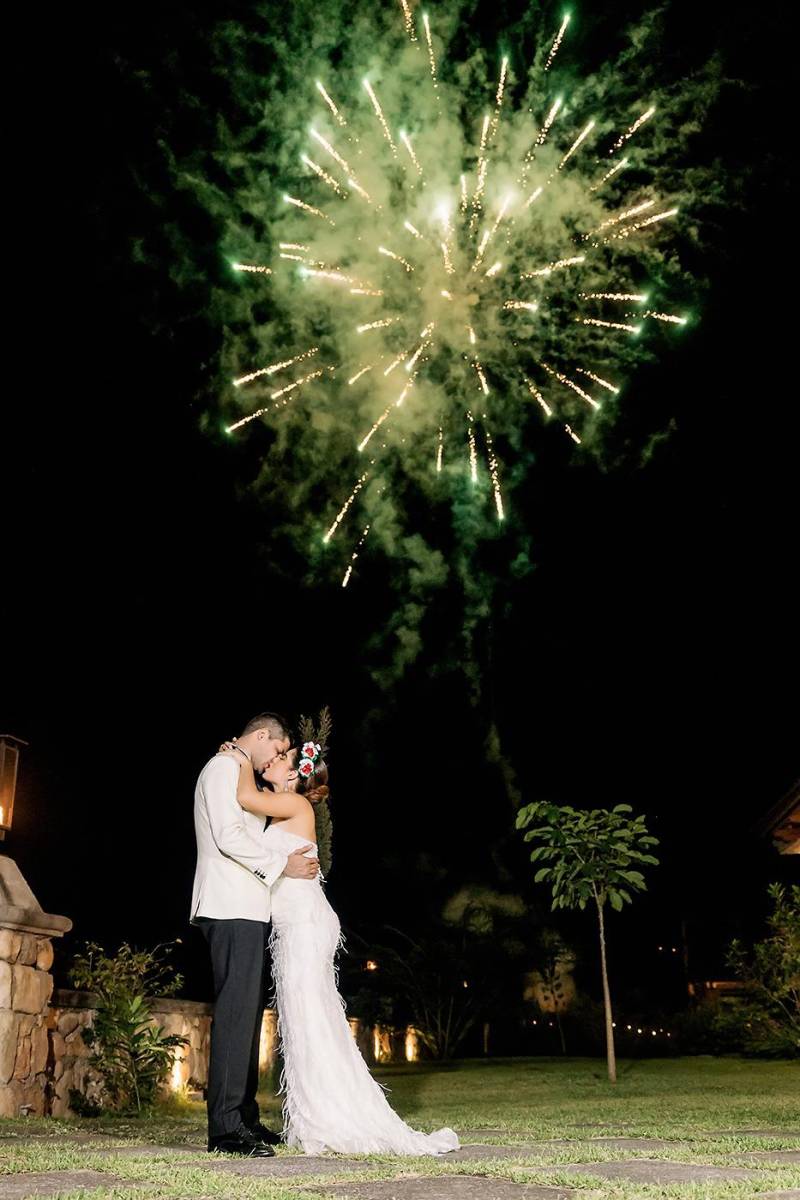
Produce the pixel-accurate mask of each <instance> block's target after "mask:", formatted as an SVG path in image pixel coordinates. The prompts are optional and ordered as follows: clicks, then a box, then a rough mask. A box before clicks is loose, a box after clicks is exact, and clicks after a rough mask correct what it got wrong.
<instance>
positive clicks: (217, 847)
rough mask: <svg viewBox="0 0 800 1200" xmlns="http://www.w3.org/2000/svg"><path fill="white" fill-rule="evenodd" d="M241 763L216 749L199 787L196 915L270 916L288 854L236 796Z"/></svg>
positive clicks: (253, 918)
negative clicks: (275, 844) (270, 843)
mask: <svg viewBox="0 0 800 1200" xmlns="http://www.w3.org/2000/svg"><path fill="white" fill-rule="evenodd" d="M238 782H239V765H238V763H236V762H235V761H234V760H233V759H232V758H228V757H226V756H225V755H220V754H218V755H216V756H215V757H214V758H212V759H211V760H210V761H209V762H207V763H206V765H205V766H204V767H203V769H202V771H201V772H200V777H199V778H198V780H197V787H196V788H195V793H194V828H195V834H196V836H197V870H196V871H195V875H194V888H193V889H192V913H191V921H192V922H194V920H195V919H196V918H197V917H214V918H216V919H217V920H223V921H224V920H233V919H236V918H239V919H243V920H246V921H268V920H269V919H270V887H271V886H272V884H273V883H274V882H275V880H276V879H277V878H278V876H279V875H281V874H282V873H283V869H284V867H285V866H286V855H285V854H281V853H280V851H278V850H274V849H272V848H271V847H269V846H267V845H265V842H264V817H257V816H255V815H254V814H253V813H249V812H245V810H244V809H243V808H241V807H240V806H239V802H238V801H237V799H236V786H237V784H238Z"/></svg>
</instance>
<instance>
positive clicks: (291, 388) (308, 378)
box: [269, 370, 323, 400]
mask: <svg viewBox="0 0 800 1200" xmlns="http://www.w3.org/2000/svg"><path fill="white" fill-rule="evenodd" d="M322 374H323V372H322V370H319V371H312V372H311V373H310V375H304V376H303V378H302V379H296V380H295V381H294V383H287V385H286V387H283V388H280V390H279V391H277V392H271V393H270V397H269V398H270V400H278V399H279V398H280V397H281V396H285V395H286V394H287V392H293V391H294V389H295V388H299V387H302V386H303V384H304V383H310V381H311V380H312V379H319V377H320V375H322Z"/></svg>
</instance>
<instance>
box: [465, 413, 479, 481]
mask: <svg viewBox="0 0 800 1200" xmlns="http://www.w3.org/2000/svg"><path fill="white" fill-rule="evenodd" d="M467 420H468V421H469V425H468V426H467V431H468V434H467V435H468V437H469V473H470V477H471V479H472V482H473V483H477V482H478V448H477V446H476V444H475V418H474V417H473V415H472V413H471V412H469V410H467Z"/></svg>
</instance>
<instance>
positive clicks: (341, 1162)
mask: <svg viewBox="0 0 800 1200" xmlns="http://www.w3.org/2000/svg"><path fill="white" fill-rule="evenodd" d="M576 1128H583V1129H586V1131H587V1132H586V1136H585V1137H582V1138H580V1140H573V1139H567V1138H553V1139H548V1140H546V1141H545V1140H538V1141H537V1140H535V1139H533V1138H530V1139H529V1140H520V1141H519V1142H517V1143H512V1142H510V1141H508V1140H506V1141H505V1142H504V1143H501V1144H498V1145H489V1144H487V1143H486V1142H485V1141H481V1138H486V1137H491V1136H495V1137H498V1138H503V1137H506V1139H508V1138H514V1137H517V1138H520V1139H524V1137H525V1135H524V1134H521V1133H518V1134H506V1135H504V1134H503V1133H502V1131H501V1130H492V1129H484V1130H474V1131H467V1132H463V1133H462V1134H461V1137H462V1142H465V1143H466V1144H462V1147H461V1149H460V1150H457V1151H456V1152H455V1153H454V1154H449V1155H447V1156H446V1157H445V1158H444V1159H443V1160H441V1161H443V1162H452V1163H473V1164H474V1167H468V1168H467V1169H468V1170H470V1171H474V1173H471V1174H464V1175H447V1176H442V1175H435V1176H431V1175H426V1174H425V1162H424V1160H417V1161H414V1162H413V1165H412V1163H410V1162H408V1160H406V1162H403V1160H398V1173H399V1172H400V1171H401V1170H410V1171H413V1172H414V1174H413V1177H406V1178H399V1179H394V1180H388V1181H383V1182H375V1181H371V1180H365V1179H364V1178H363V1174H364V1173H366V1172H367V1171H371V1170H372V1169H373V1168H374V1164H372V1163H365V1162H364V1161H363V1160H359V1159H356V1158H347V1157H344V1156H342V1157H339V1156H336V1155H330V1156H324V1157H323V1156H320V1157H311V1156H309V1157H307V1158H306V1157H304V1156H302V1155H295V1154H286V1153H281V1152H280V1151H279V1152H278V1154H277V1155H276V1156H275V1157H274V1158H266V1159H263V1158H262V1159H239V1158H225V1157H222V1156H214V1157H210V1156H209V1155H208V1154H207V1153H206V1150H205V1145H204V1143H202V1142H200V1141H197V1142H191V1143H173V1144H170V1145H157V1144H153V1143H152V1142H151V1143H138V1142H127V1143H125V1144H123V1145H116V1146H114V1145H112V1144H110V1139H109V1138H108V1137H107V1136H105V1137H104V1136H103V1135H100V1134H94V1135H92V1134H88V1135H87V1134H83V1135H81V1134H77V1133H76V1134H74V1135H73V1134H72V1133H71V1132H69V1131H65V1133H64V1135H63V1136H62V1135H61V1134H60V1133H59V1135H58V1136H57V1137H48V1136H44V1137H43V1136H40V1135H34V1136H26V1137H3V1138H0V1163H1V1162H2V1158H3V1152H4V1150H6V1149H7V1148H8V1149H11V1148H13V1147H14V1146H17V1147H20V1148H21V1147H24V1146H28V1147H32V1146H36V1147H44V1146H47V1145H50V1146H58V1145H62V1146H64V1147H65V1148H73V1149H74V1148H75V1146H76V1145H80V1146H82V1147H85V1149H86V1151H87V1153H92V1154H96V1155H101V1156H102V1158H103V1159H106V1158H109V1159H110V1158H111V1157H112V1156H114V1155H116V1156H119V1157H120V1158H121V1159H123V1160H125V1159H127V1158H133V1157H135V1156H136V1157H140V1158H152V1159H153V1160H156V1159H163V1158H167V1159H170V1158H172V1159H174V1161H175V1165H176V1170H177V1169H179V1168H180V1167H181V1166H182V1165H184V1164H185V1165H186V1166H191V1168H192V1169H195V1168H197V1167H199V1166H202V1167H204V1168H205V1169H206V1170H208V1171H209V1172H210V1173H211V1172H213V1174H215V1175H219V1174H222V1175H228V1176H231V1177H233V1178H236V1177H238V1178H241V1179H242V1180H243V1181H244V1180H245V1179H264V1180H268V1179H275V1180H279V1179H280V1180H285V1181H287V1183H289V1184H290V1185H291V1184H292V1183H293V1182H294V1180H299V1179H300V1178H305V1179H310V1183H307V1184H304V1185H303V1187H304V1190H305V1189H307V1190H309V1191H312V1192H315V1193H317V1194H318V1195H319V1196H322V1195H326V1196H329V1197H332V1198H333V1197H335V1198H336V1200H579V1197H580V1194H581V1189H579V1188H578V1187H577V1186H576V1187H575V1188H571V1187H566V1186H564V1185H563V1184H562V1185H559V1186H556V1185H553V1186H548V1185H547V1183H546V1173H548V1172H553V1173H555V1172H560V1173H562V1172H563V1173H566V1174H569V1175H589V1176H594V1177H595V1179H596V1180H597V1183H596V1187H595V1188H593V1189H590V1190H591V1192H592V1195H593V1196H594V1197H598V1198H600V1197H602V1195H603V1193H604V1187H603V1182H602V1181H603V1180H608V1181H612V1180H620V1181H622V1180H625V1181H629V1182H632V1183H642V1184H651V1185H653V1184H654V1185H656V1186H659V1185H663V1186H665V1187H667V1186H674V1185H676V1184H677V1185H680V1184H687V1185H697V1184H702V1183H705V1182H709V1183H711V1182H717V1181H726V1180H744V1181H746V1180H753V1181H754V1182H755V1181H758V1182H759V1183H760V1184H761V1186H763V1185H764V1184H769V1183H771V1182H772V1181H773V1179H774V1175H772V1174H771V1172H770V1168H772V1170H774V1169H776V1168H779V1167H790V1166H800V1134H797V1135H796V1136H797V1149H788V1150H786V1149H780V1150H779V1149H775V1150H769V1149H766V1150H764V1149H761V1150H749V1151H735V1150H732V1151H731V1157H733V1156H734V1155H735V1156H736V1158H737V1159H738V1161H739V1162H742V1161H746V1162H747V1163H748V1164H750V1165H748V1166H710V1165H704V1164H702V1163H684V1162H677V1161H671V1159H662V1158H654V1157H650V1156H648V1157H641V1158H639V1157H630V1155H631V1154H643V1155H648V1152H649V1154H650V1155H652V1154H653V1153H655V1152H658V1153H660V1154H670V1153H675V1152H676V1151H678V1150H683V1151H685V1149H686V1147H687V1146H691V1144H692V1141H694V1140H697V1138H698V1137H701V1136H703V1137H708V1138H711V1137H713V1136H716V1137H717V1138H719V1140H720V1143H722V1144H724V1141H725V1140H727V1139H729V1138H731V1137H735V1136H737V1135H741V1134H743V1133H745V1132H747V1133H748V1134H749V1136H758V1137H761V1138H764V1139H769V1138H775V1139H778V1138H782V1139H784V1144H785V1141H786V1140H787V1139H790V1138H793V1137H794V1136H795V1135H794V1134H792V1133H786V1132H785V1131H784V1130H778V1129H771V1130H764V1129H759V1130H748V1131H744V1130H732V1129H726V1130H718V1131H717V1132H716V1135H712V1134H707V1135H700V1134H696V1135H695V1137H694V1138H686V1139H675V1140H668V1139H664V1138H643V1137H633V1136H631V1137H625V1136H614V1135H611V1134H602V1133H599V1132H598V1131H599V1130H600V1129H602V1128H612V1126H591V1127H587V1126H581V1127H577V1126H576ZM590 1129H591V1132H590ZM572 1146H574V1157H573V1159H572V1161H571V1162H570V1163H568V1164H564V1165H552V1166H548V1167H541V1168H537V1170H540V1171H541V1172H543V1173H545V1177H544V1179H543V1178H542V1176H541V1175H539V1176H538V1177H537V1179H538V1182H537V1183H535V1184H533V1183H529V1184H523V1183H514V1182H511V1181H510V1180H506V1179H497V1178H491V1177H489V1176H487V1175H485V1174H482V1173H481V1172H482V1168H483V1164H484V1163H488V1162H490V1161H493V1162H496V1163H504V1162H506V1163H509V1164H511V1162H512V1161H513V1160H514V1159H517V1158H520V1157H522V1156H525V1155H539V1154H547V1153H548V1152H551V1153H552V1151H554V1150H556V1149H557V1150H558V1151H559V1152H563V1151H564V1149H565V1147H572ZM592 1146H601V1147H603V1149H605V1150H609V1151H617V1152H619V1154H620V1157H619V1158H618V1159H617V1160H616V1161H613V1162H609V1161H603V1162H587V1161H585V1157H586V1154H587V1151H588V1150H589V1148H590V1147H592ZM726 1149H727V1147H726ZM568 1153H571V1151H568ZM190 1160H191V1161H190ZM95 1161H97V1160H95ZM154 1169H155V1163H154ZM114 1170H115V1171H117V1172H121V1173H122V1175H123V1176H124V1174H125V1170H124V1167H123V1165H122V1163H118V1164H117V1163H115V1164H114ZM385 1173H389V1172H388V1171H387V1172H385ZM359 1175H361V1176H362V1177H361V1178H359V1177H358V1176H359ZM323 1178H324V1179H326V1180H330V1182H327V1183H325V1184H322V1183H319V1182H317V1181H318V1180H321V1179H323ZM120 1186H124V1187H129V1188H130V1187H134V1188H136V1187H143V1188H146V1187H147V1184H146V1183H133V1182H131V1181H126V1180H125V1179H124V1178H120V1177H119V1175H116V1174H115V1175H111V1174H107V1173H105V1172H103V1171H98V1170H79V1169H75V1170H66V1171H36V1172H34V1171H30V1172H25V1173H20V1174H15V1175H2V1174H0V1200H30V1198H33V1197H39V1196H42V1197H52V1196H56V1195H59V1194H63V1193H65V1192H80V1191H82V1190H88V1189H91V1188H108V1189H110V1188H113V1187H120ZM212 1190H213V1189H212ZM758 1197H759V1200H790V1198H791V1200H800V1188H795V1189H792V1188H789V1189H786V1188H785V1187H784V1188H783V1189H781V1188H780V1187H774V1188H773V1190H772V1191H766V1192H759V1193H758ZM194 1200H202V1197H199V1198H198V1197H195V1198H194Z"/></svg>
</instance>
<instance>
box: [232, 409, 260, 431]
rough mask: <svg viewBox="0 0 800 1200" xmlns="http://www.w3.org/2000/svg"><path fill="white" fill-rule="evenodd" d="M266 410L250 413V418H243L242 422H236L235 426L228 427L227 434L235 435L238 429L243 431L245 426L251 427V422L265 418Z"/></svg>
mask: <svg viewBox="0 0 800 1200" xmlns="http://www.w3.org/2000/svg"><path fill="white" fill-rule="evenodd" d="M266 411H267V410H266V408H259V410H258V412H254V413H250V416H249V417H242V419H241V421H236V422H235V423H234V424H233V425H228V426H227V428H226V429H225V432H226V433H233V432H234V430H236V429H241V427H242V426H243V425H249V424H250V422H251V421H255V419H256V417H260V416H263V414H264V413H265V412H266Z"/></svg>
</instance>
